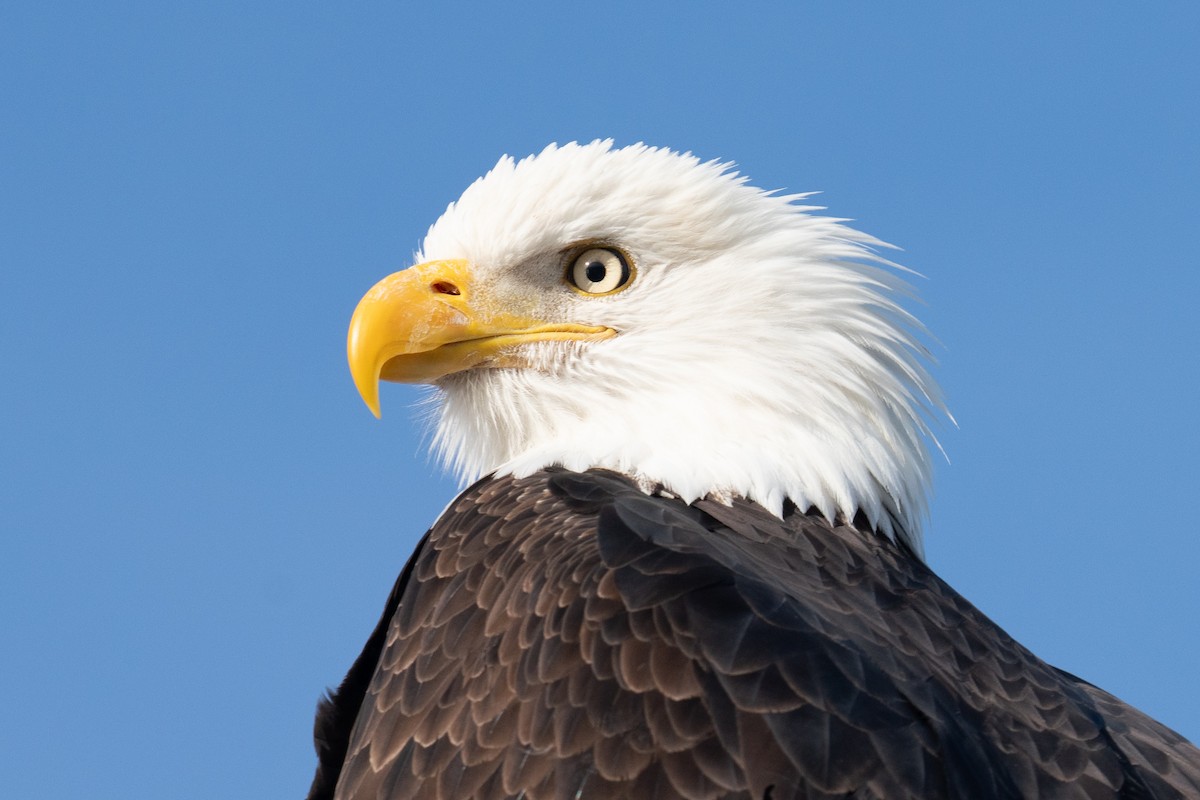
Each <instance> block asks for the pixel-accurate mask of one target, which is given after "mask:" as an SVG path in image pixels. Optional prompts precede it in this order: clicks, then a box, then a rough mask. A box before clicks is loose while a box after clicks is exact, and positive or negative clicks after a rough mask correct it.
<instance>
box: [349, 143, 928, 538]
mask: <svg viewBox="0 0 1200 800" xmlns="http://www.w3.org/2000/svg"><path fill="white" fill-rule="evenodd" d="M805 197H806V196H805V195H781V194H778V193H774V192H768V191H763V190H761V189H758V188H755V187H753V186H751V185H749V184H748V183H747V181H746V179H745V178H744V177H741V176H739V175H738V174H737V173H736V172H733V171H732V170H731V168H730V165H729V164H726V163H718V162H712V161H710V162H702V161H701V160H700V159H698V158H696V157H695V156H693V155H691V154H687V153H683V154H681V153H677V152H673V151H670V150H666V149H660V148H654V147H648V146H646V145H642V144H638V145H633V146H631V147H625V148H614V147H613V146H612V142H611V141H598V142H592V143H591V144H585V145H581V144H574V143H572V144H568V145H565V146H562V147H558V146H555V145H551V146H550V147H547V148H546V149H545V150H543V151H542V152H541V153H539V154H537V155H534V156H530V157H528V158H525V159H522V160H521V161H514V160H513V159H512V158H509V157H505V158H502V159H501V160H500V161H499V163H497V164H496V166H495V167H494V168H492V170H491V171H490V172H488V173H487V174H486V175H484V176H483V177H482V178H479V179H478V180H476V181H475V182H474V183H473V184H472V185H471V186H470V187H468V188H467V190H466V191H465V192H464V193H463V195H462V197H460V198H459V199H458V200H457V201H456V202H454V203H451V204H450V206H449V207H448V208H447V209H446V211H445V213H444V214H442V216H441V218H440V219H438V220H437V222H435V223H434V224H433V226H432V227H431V228H430V229H429V232H428V234H427V235H426V237H425V241H424V244H423V247H422V250H421V252H420V253H418V254H417V259H416V260H417V262H418V263H417V265H416V266H413V267H410V268H409V269H406V270H404V271H402V272H398V273H396V274H394V275H391V276H389V277H387V278H385V279H383V280H382V281H380V282H379V283H378V284H376V286H375V287H374V288H372V289H371V290H370V291H369V292H368V293H367V295H366V296H365V297H364V298H363V299H362V301H361V302H360V304H359V306H358V308H357V309H356V311H355V313H354V317H353V320H352V322H351V326H350V335H349V343H348V351H349V359H350V368H351V372H352V374H353V377H354V381H355V384H356V385H357V387H358V389H359V392H360V393H361V394H362V396H363V399H364V400H365V401H366V403H367V405H368V406H369V407H370V408H371V410H372V411H373V412H375V413H376V414H378V413H379V400H378V383H379V381H380V380H390V381H404V382H415V383H427V384H431V385H433V386H434V387H436V391H437V398H438V403H439V405H438V415H437V431H436V435H435V438H434V442H435V447H436V449H437V451H438V452H439V453H440V455H441V456H442V457H443V459H444V460H445V462H446V463H447V464H448V465H449V466H450V467H451V468H452V469H454V470H455V471H457V472H458V473H459V475H460V476H461V477H462V478H463V479H464V480H469V479H474V478H476V477H478V476H480V475H483V474H486V473H489V472H497V473H500V474H505V473H511V474H515V475H517V476H518V477H520V476H524V475H527V474H530V473H532V472H534V471H536V470H538V469H541V468H543V467H546V466H550V465H559V466H563V467H566V468H568V469H573V470H584V469H588V468H591V467H604V468H608V469H612V470H616V471H618V472H621V473H624V474H627V475H630V476H632V477H634V478H636V479H637V480H638V481H639V483H641V485H643V486H646V487H651V486H653V487H658V489H659V490H665V491H667V492H670V493H672V494H675V495H677V496H679V497H680V498H682V499H683V500H685V501H689V502H690V501H691V500H694V499H696V498H699V497H704V496H709V495H711V496H714V497H717V498H729V497H732V496H742V497H746V498H748V499H750V500H753V501H755V502H758V503H760V504H761V505H763V506H764V507H766V508H767V509H769V510H771V511H773V512H775V513H776V514H779V513H782V510H783V507H784V503H785V501H788V500H790V501H791V502H793V503H795V504H796V506H797V507H799V508H801V509H808V508H813V507H815V508H816V509H818V510H819V511H820V512H821V513H822V514H823V515H825V516H826V517H827V518H828V519H830V520H831V521H833V520H835V519H836V518H837V517H838V516H841V517H843V518H844V519H846V520H850V519H853V518H854V516H855V515H856V514H858V513H861V514H863V515H865V517H866V519H867V520H868V521H869V522H870V524H871V525H872V526H873V527H874V528H876V529H877V530H879V531H881V532H883V533H885V534H887V535H891V536H894V537H896V538H899V539H901V540H903V541H904V542H905V543H906V544H907V545H909V546H910V547H911V548H912V549H913V550H914V551H916V552H917V553H920V551H921V548H920V524H921V521H922V519H923V517H924V513H925V506H926V497H927V493H928V485H929V478H930V453H929V444H930V443H931V442H934V441H935V440H934V438H933V436H932V434H931V433H930V430H929V425H928V420H930V419H931V418H932V416H933V415H935V414H937V413H944V411H945V409H944V406H943V404H942V401H941V398H940V394H939V392H938V389H937V386H936V384H935V383H934V382H933V380H932V379H931V378H930V376H929V373H928V371H927V369H926V366H925V364H926V362H927V360H928V354H927V352H926V350H925V349H924V347H923V346H922V344H921V342H920V337H921V334H922V333H923V329H922V327H921V325H920V324H919V323H918V322H917V321H916V320H915V319H914V318H913V317H912V316H911V315H910V314H909V313H908V312H907V311H905V310H904V308H903V307H902V306H901V303H900V300H901V299H903V298H904V297H906V296H910V295H911V290H910V288H909V286H908V285H907V284H906V283H905V282H904V281H903V280H902V279H901V278H900V277H899V275H898V273H899V272H900V269H899V268H897V267H896V266H895V265H894V264H891V263H890V262H889V261H887V260H886V259H883V258H881V257H880V256H879V255H878V252H877V251H878V250H879V249H880V248H882V247H886V245H884V244H883V243H882V242H880V241H879V240H877V239H874V238H873V237H870V236H868V235H866V234H863V233H860V232H858V231H856V230H854V229H852V228H850V227H848V226H846V225H845V224H844V220H839V219H833V218H830V217H826V216H821V215H819V214H816V213H813V212H815V211H818V210H819V209H817V208H815V207H813V206H808V205H804V204H803V200H804V198H805Z"/></svg>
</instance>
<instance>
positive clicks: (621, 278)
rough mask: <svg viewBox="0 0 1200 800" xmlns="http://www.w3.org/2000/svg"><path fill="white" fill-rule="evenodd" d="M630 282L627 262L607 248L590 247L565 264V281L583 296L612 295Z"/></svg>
mask: <svg viewBox="0 0 1200 800" xmlns="http://www.w3.org/2000/svg"><path fill="white" fill-rule="evenodd" d="M632 279H633V269H632V268H631V267H630V266H629V260H628V259H627V258H626V257H625V255H624V254H623V253H621V252H620V251H618V250H614V249H612V248H610V247H590V248H588V249H587V250H584V251H583V252H582V253H580V254H578V255H577V256H575V257H574V258H573V259H571V261H570V263H569V264H568V265H567V282H568V283H570V284H571V285H572V286H573V287H575V288H576V289H578V290H579V291H580V292H583V293H584V294H591V295H599V294H613V293H614V292H619V291H620V290H621V289H624V288H625V287H626V286H627V285H628V284H629V281H630V280H632Z"/></svg>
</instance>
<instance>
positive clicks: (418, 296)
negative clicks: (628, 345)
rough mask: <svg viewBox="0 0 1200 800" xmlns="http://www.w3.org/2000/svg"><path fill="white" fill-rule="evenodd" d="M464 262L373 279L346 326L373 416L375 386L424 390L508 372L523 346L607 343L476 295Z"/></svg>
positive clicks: (594, 333)
mask: <svg viewBox="0 0 1200 800" xmlns="http://www.w3.org/2000/svg"><path fill="white" fill-rule="evenodd" d="M476 294H477V293H476V291H475V286H474V282H473V280H472V275H471V269H470V265H469V264H468V262H466V261H430V262H427V263H425V264H418V265H417V266H415V267H410V268H408V269H406V270H403V271H402V272H397V273H395V274H393V275H389V276H388V277H386V278H384V279H383V280H381V281H380V282H379V283H377V284H375V286H373V287H372V288H371V290H370V291H369V292H367V294H366V295H365V296H364V297H363V299H362V300H360V301H359V303H358V307H357V308H356V309H354V316H353V317H352V318H351V320H350V334H349V336H348V337H347V341H346V354H347V357H348V358H349V360H350V374H351V375H352V376H353V377H354V385H355V386H356V387H357V388H358V393H359V394H360V395H361V396H362V399H363V402H365V403H366V404H367V408H369V409H371V413H372V414H374V415H375V416H376V417H378V416H379V381H380V380H381V379H382V380H385V381H398V382H400V383H431V382H433V381H436V380H437V379H438V378H441V377H443V376H445V375H450V374H451V373H454V372H461V371H462V370H466V369H471V368H472V367H479V366H490V367H505V366H514V365H516V364H518V363H520V362H519V360H518V359H517V358H516V356H515V351H516V350H517V349H518V347H519V346H520V345H523V344H527V343H529V342H545V341H583V340H589V339H607V338H608V337H610V336H613V335H614V334H615V333H616V332H615V331H614V330H612V329H611V328H606V327H604V326H597V325H577V324H574V323H563V322H546V321H545V320H539V319H534V318H532V317H527V316H520V315H517V314H513V313H511V312H510V311H508V310H506V309H502V308H498V307H497V305H498V302H497V300H496V299H495V298H493V297H488V296H476Z"/></svg>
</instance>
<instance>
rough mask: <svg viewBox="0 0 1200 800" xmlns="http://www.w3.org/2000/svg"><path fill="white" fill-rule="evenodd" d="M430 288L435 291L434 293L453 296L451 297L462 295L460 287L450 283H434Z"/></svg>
mask: <svg viewBox="0 0 1200 800" xmlns="http://www.w3.org/2000/svg"><path fill="white" fill-rule="evenodd" d="M429 288H430V289H433V291H434V292H436V293H437V294H451V295H460V294H462V292H460V291H459V290H458V287H457V286H455V285H454V284H453V283H451V282H450V281H434V282H433V283H432V284H431V285H430V287H429Z"/></svg>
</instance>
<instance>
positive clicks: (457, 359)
mask: <svg viewBox="0 0 1200 800" xmlns="http://www.w3.org/2000/svg"><path fill="white" fill-rule="evenodd" d="M816 211H817V209H814V208H813V207H810V206H806V205H805V204H804V196H802V195H794V196H784V195H780V194H777V193H771V192H765V191H762V190H760V189H757V188H754V187H752V186H751V185H749V184H748V183H747V182H746V181H745V179H744V178H741V177H739V176H738V175H737V174H736V173H734V172H732V171H731V169H730V168H729V166H728V165H727V164H721V163H716V162H709V163H703V162H701V161H700V160H699V159H697V158H695V157H693V156H691V155H688V154H679V153H676V152H672V151H669V150H664V149H656V148H652V147H647V146H643V145H637V146H633V147H627V148H623V149H617V148H614V147H613V146H612V144H611V142H593V143H591V144H588V145H577V144H570V145H566V146H563V147H554V146H551V147H549V148H547V149H546V150H544V151H543V152H541V153H540V154H538V155H536V156H532V157H529V158H526V159H524V160H522V161H520V162H515V161H514V160H512V159H509V158H505V159H502V160H501V161H500V162H499V163H498V164H497V165H496V167H495V168H494V169H492V170H491V171H490V172H489V173H488V174H487V175H485V176H484V177H483V178H480V179H479V180H477V181H476V182H475V183H474V184H472V185H471V186H470V187H469V188H468V189H467V190H466V192H465V193H464V194H463V195H462V197H461V198H460V199H459V200H458V201H457V202H455V203H453V204H452V205H451V206H450V207H449V208H448V209H447V210H446V212H445V213H444V214H443V215H442V217H441V218H440V219H439V220H438V221H437V222H436V223H435V224H434V225H433V226H432V227H431V228H430V230H429V232H428V234H427V236H426V238H425V240H424V246H423V250H422V252H421V253H419V254H418V259H417V261H418V262H420V263H418V264H417V266H413V267H411V268H409V269H407V270H404V271H403V272H399V273H397V274H395V275H392V276H390V277H387V278H385V279H384V280H383V281H381V282H380V283H379V284H377V285H376V286H375V287H374V288H372V289H371V290H370V291H369V292H368V293H367V295H366V296H365V297H364V298H363V300H362V301H361V303H360V304H359V306H358V308H357V309H356V311H355V313H354V316H353V319H352V321H351V326H350V334H349V359H350V368H351V373H352V375H353V378H354V382H355V384H356V386H357V388H358V390H359V392H360V393H361V395H362V397H363V399H364V400H365V401H366V403H367V405H368V406H369V407H370V408H371V410H372V411H373V412H374V413H376V415H378V413H379V398H378V384H379V381H380V380H388V381H405V382H417V383H427V384H431V385H433V386H434V387H436V398H437V402H438V404H439V405H438V415H437V429H436V434H435V438H434V442H435V447H436V449H437V451H438V452H439V453H440V455H441V456H442V458H443V459H444V460H445V462H446V463H447V464H448V465H449V466H450V467H451V468H452V469H454V470H456V471H457V472H458V473H459V474H460V475H461V476H462V477H463V478H464V479H465V480H467V481H469V480H475V481H476V482H475V483H474V484H473V485H472V486H470V488H468V489H466V490H465V491H464V492H463V493H462V494H461V495H460V496H459V497H458V498H457V499H456V500H454V501H453V502H452V503H451V505H450V506H449V508H448V509H447V510H446V511H445V513H443V514H442V516H441V518H440V519H438V520H437V522H436V523H435V524H434V525H433V527H432V528H431V529H430V530H429V531H428V533H426V535H425V537H424V538H423V539H422V540H421V542H420V544H419V545H418V547H417V550H416V552H415V553H414V554H413V555H412V557H411V558H410V560H409V562H408V564H407V566H406V567H405V568H404V570H403V572H402V574H401V575H400V577H399V579H398V580H397V582H396V585H395V588H394V589H393V591H392V594H391V597H390V598H389V599H388V601H387V604H386V607H385V609H384V613H383V617H382V619H381V620H380V621H379V624H378V626H377V627H376V628H375V630H374V632H373V633H372V634H371V636H370V638H369V640H368V641H367V644H366V646H365V648H364V650H363V652H362V654H361V655H360V656H359V658H358V660H357V661H356V662H355V663H354V665H353V666H352V667H351V669H350V672H349V674H348V675H347V676H346V678H345V680H344V682H343V683H342V684H341V686H340V687H339V688H338V690H337V691H336V693H334V694H333V695H332V696H331V697H328V698H327V699H326V700H324V701H322V703H321V705H320V708H319V712H318V718H317V723H316V745H317V751H318V755H319V766H318V768H317V773H316V777H315V779H314V781H313V785H312V790H311V792H310V794H309V797H310V798H312V799H313V800H316V799H317V798H338V799H339V800H351V799H353V800H363V799H364V798H372V799H373V800H383V798H431V799H432V798H444V799H445V800H451V798H454V799H456V800H457V799H461V798H481V799H488V800H490V799H492V798H522V799H523V800H550V799H551V798H562V799H564V800H565V799H566V798H584V799H586V798H603V799H604V800H608V799H610V798H630V799H631V800H632V799H636V800H666V798H688V799H689V800H698V799H699V798H755V799H756V800H768V798H769V799H770V800H785V799H786V798H810V799H816V798H860V799H865V798H888V799H889V800H895V799H899V798H924V799H926V800H928V798H973V799H976V800H978V799H980V798H1178V797H1193V798H1194V797H1200V751H1198V750H1197V749H1196V748H1195V747H1194V746H1193V745H1191V744H1190V743H1188V742H1187V741H1185V740H1184V739H1183V738H1182V737H1180V736H1179V735H1178V734H1176V733H1174V732H1172V731H1170V730H1168V729H1167V728H1165V727H1163V726H1162V725H1160V724H1158V723H1156V722H1154V721H1153V720H1151V719H1149V718H1147V717H1146V716H1144V715H1143V714H1141V713H1140V712H1138V711H1137V710H1135V709H1133V708H1131V707H1130V706H1128V705H1126V704H1124V703H1122V702H1121V701H1119V700H1117V699H1116V698H1114V697H1112V696H1111V695H1109V694H1107V693H1105V692H1104V691H1102V690H1100V689H1098V688H1096V687H1094V686H1092V685H1090V684H1088V683H1087V682H1085V681H1083V680H1080V679H1079V678H1076V677H1074V676H1072V675H1069V674H1067V673H1065V672H1063V671H1061V670H1057V669H1055V668H1054V667H1051V666H1049V665H1047V664H1046V663H1044V662H1043V661H1041V660H1039V659H1038V658H1037V657H1036V656H1034V655H1033V654H1031V653H1030V652H1029V651H1027V650H1026V649H1024V648H1023V647H1022V646H1021V645H1020V644H1018V643H1017V642H1015V641H1013V640H1012V639H1011V638H1010V637H1009V636H1008V635H1007V634H1006V633H1005V632H1004V631H1003V630H1001V629H1000V628H999V627H997V626H996V625H995V624H994V623H993V622H991V621H990V620H989V619H988V618H987V617H985V616H984V615H983V614H981V613H980V612H979V611H978V610H976V609H975V608H974V607H973V606H971V605H970V604H969V603H968V602H967V601H966V600H964V599H963V598H962V597H960V596H959V595H958V594H957V593H956V592H955V591H954V590H953V589H951V588H950V587H949V586H947V585H946V584H945V583H943V582H942V581H941V580H940V579H939V578H938V577H937V576H936V575H935V574H934V573H933V572H932V571H931V570H930V569H929V567H927V566H926V564H925V563H924V561H923V558H922V549H921V528H920V526H921V523H922V520H923V517H924V515H925V503H926V496H927V487H928V484H929V479H930V454H929V449H930V444H931V442H932V441H933V437H932V434H931V431H930V420H931V419H933V418H935V417H937V416H939V415H941V414H943V413H945V410H944V405H943V402H942V399H941V397H940V395H939V392H938V389H937V387H936V385H935V383H934V381H933V380H932V379H931V377H930V375H929V373H928V371H927V369H926V366H925V362H926V361H927V354H926V353H925V351H924V350H923V349H922V346H921V344H920V341H921V339H922V338H923V331H922V329H921V326H920V324H919V323H918V322H917V321H916V320H915V319H914V318H913V317H912V316H910V315H909V313H908V312H906V311H905V310H904V307H903V305H902V302H903V300H904V299H905V297H906V295H907V294H909V289H908V287H907V284H906V283H905V282H904V281H903V280H902V278H901V276H900V273H899V270H898V269H897V268H896V267H895V266H894V265H892V264H890V263H889V262H887V261H886V260H885V259H884V258H882V257H881V256H880V255H879V253H880V251H881V248H882V243H881V242H879V241H877V240H875V239H873V238H871V237H869V236H867V235H865V234H862V233H859V232H857V231H855V230H853V229H851V228H850V227H848V226H846V225H845V224H844V221H842V220H837V219H831V218H829V217H825V216H821V215H820V214H818V213H815V212H816Z"/></svg>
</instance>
